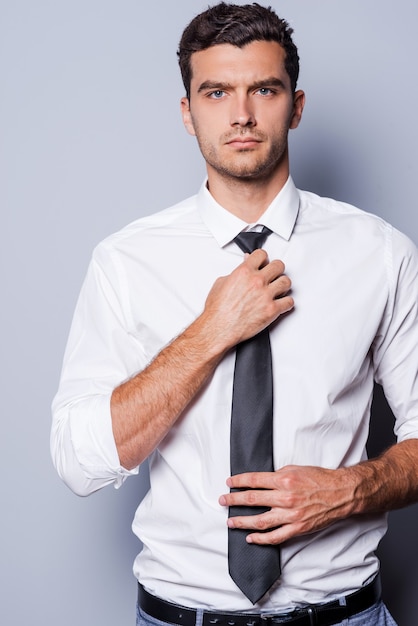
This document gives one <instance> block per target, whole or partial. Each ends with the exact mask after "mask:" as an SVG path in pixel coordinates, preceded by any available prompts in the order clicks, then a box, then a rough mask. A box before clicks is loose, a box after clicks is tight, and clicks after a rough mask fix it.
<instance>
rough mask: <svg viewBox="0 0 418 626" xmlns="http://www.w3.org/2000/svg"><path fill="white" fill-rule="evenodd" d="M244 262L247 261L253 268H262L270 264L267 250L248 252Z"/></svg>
mask: <svg viewBox="0 0 418 626" xmlns="http://www.w3.org/2000/svg"><path fill="white" fill-rule="evenodd" d="M244 263H247V264H248V265H249V266H250V267H252V268H253V269H256V270H258V269H262V268H264V267H265V266H266V265H268V264H269V259H268V255H267V252H266V251H265V250H261V249H259V250H254V252H251V254H246V255H245V258H244Z"/></svg>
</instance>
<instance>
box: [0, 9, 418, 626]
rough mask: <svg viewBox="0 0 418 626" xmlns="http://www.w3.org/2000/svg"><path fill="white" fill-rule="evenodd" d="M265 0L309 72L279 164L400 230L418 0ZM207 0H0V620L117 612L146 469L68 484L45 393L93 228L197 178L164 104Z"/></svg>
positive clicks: (415, 572)
mask: <svg viewBox="0 0 418 626" xmlns="http://www.w3.org/2000/svg"><path fill="white" fill-rule="evenodd" d="M271 4H272V5H273V6H274V7H275V8H276V9H277V11H278V12H279V14H281V15H283V16H284V17H286V18H287V19H288V20H289V21H290V22H291V24H292V25H293V27H294V29H295V40H296V43H297V44H298V45H299V48H300V55H301V59H302V74H301V79H300V83H299V84H300V87H303V88H304V89H305V90H306V92H307V106H306V112H305V116H304V120H303V122H302V125H301V127H300V128H299V129H298V130H297V131H293V133H292V138H291V144H292V145H291V157H292V166H293V170H292V171H293V175H294V178H295V181H296V183H297V184H298V186H300V187H303V188H309V189H311V190H313V191H316V192H318V193H321V194H324V195H331V196H335V197H337V198H339V199H342V200H345V201H348V202H352V203H354V204H357V205H359V206H361V207H363V208H365V209H367V210H369V211H372V212H374V213H378V214H379V215H381V216H383V217H384V218H386V219H388V220H389V221H391V222H392V223H393V224H394V225H395V226H397V227H399V228H400V229H401V230H403V231H405V232H407V233H408V234H409V235H410V236H411V238H412V239H414V240H415V242H417V241H418V219H417V216H416V200H415V197H416V196H415V185H416V178H417V146H418V136H417V134H418V133H417V123H416V111H417V109H418V86H417V81H416V60H417V52H418V38H417V37H416V22H417V19H418V9H417V8H416V5H415V3H414V2H412V1H411V0H397V1H396V2H395V1H389V0H339V1H338V2H336V1H335V0H323V1H321V0H320V1H317V2H313V1H312V0H281V1H280V2H279V1H278V0H271ZM206 6H207V3H206V2H204V1H200V0H199V1H196V0H176V1H175V2H174V1H171V0H163V1H160V2H151V3H145V2H142V1H141V0H119V1H118V2H117V1H116V0H113V1H111V0H83V1H81V0H71V1H69V0H56V1H53V0H49V1H48V0H36V1H31V0H11V1H5V0H3V1H0V89H1V96H0V203H1V244H0V254H1V286H2V306H1V308H0V315H1V325H0V328H1V330H2V333H3V336H2V342H1V346H2V347H1V356H0V358H1V367H2V371H1V379H0V380H1V385H2V409H3V410H2V419H1V438H0V441H1V447H2V450H1V455H0V463H1V465H2V467H1V476H2V479H3V480H2V507H1V516H0V538H1V542H2V546H1V561H0V563H1V580H0V584H1V586H0V589H1V602H0V623H1V624H4V625H5V626H14V625H19V626H21V625H23V624H27V623H30V624H34V625H35V626H38V625H39V626H41V625H43V626H45V625H46V626H50V625H53V624H54V625H55V624H59V625H60V626H70V625H71V626H72V625H74V624H77V625H78V626H96V625H97V626H99V625H100V626H110V625H115V624H117V625H118V626H125V625H126V626H128V625H129V624H133V623H134V604H135V581H134V579H133V577H132V574H131V565H132V561H133V558H134V556H135V554H136V552H137V550H138V548H139V546H138V543H137V541H136V539H135V538H134V537H133V535H132V533H131V530H130V524H131V520H132V517H133V512H134V509H135V507H136V504H137V502H138V499H139V498H140V497H141V494H142V493H143V492H144V490H145V489H146V485H147V477H146V470H145V469H144V470H142V472H141V475H140V477H139V478H138V479H131V480H130V481H129V482H128V483H127V484H125V486H124V487H123V489H122V490H120V491H115V490H114V489H112V488H109V489H108V490H107V491H106V490H105V491H103V492H101V493H98V494H95V495H94V496H92V497H90V498H88V499H80V498H77V497H76V496H74V495H73V494H72V493H70V491H68V490H67V489H66V487H65V486H64V485H63V484H62V483H61V482H60V481H59V479H58V477H57V476H56V474H55V472H54V470H53V468H52V464H51V461H50V457H49V428H50V419H51V418H50V403H51V400H52V397H53V395H54V393H55V390H56V387H57V384H58V378H59V371H60V366H61V360H62V356H63V350H64V346H65V342H66V337H67V333H68V330H69V325H70V321H71V317H72V312H73V309H74V305H75V301H76V298H77V294H78V291H79V288H80V284H81V281H82V279H83V276H84V273H85V271H86V267H87V263H88V260H89V257H90V254H91V251H92V248H93V246H94V245H95V244H96V243H97V242H98V241H99V240H101V239H102V238H103V237H104V236H106V235H108V234H109V233H111V232H112V231H114V230H116V229H118V228H120V227H122V226H123V225H125V224H126V223H127V222H129V221H132V220H133V219H135V218H136V217H138V216H140V215H142V214H147V213H151V212H155V211H156V210H159V209H161V208H164V207H166V206H167V205H169V204H172V203H174V202H175V201H177V200H180V199H181V198H183V197H185V196H188V195H191V194H192V193H194V192H195V191H196V189H197V187H198V186H199V184H200V182H201V180H202V178H203V175H204V168H203V164H202V161H201V159H200V156H199V153H198V150H197V148H196V146H195V143H194V139H193V138H191V137H189V136H188V135H187V134H186V133H185V131H184V129H183V127H182V123H181V119H180V115H179V99H180V97H181V96H182V95H183V89H182V85H181V82H180V78H179V74H178V70H177V60H176V55H175V52H176V49H177V43H178V40H179V37H180V34H181V31H182V29H183V27H184V26H185V25H186V23H187V22H188V21H189V20H190V19H191V18H192V17H193V16H194V15H195V14H196V13H198V12H199V11H200V10H202V9H204V8H206ZM320 252H321V251H318V254H320ZM313 262H314V260H313ZM352 295H353V294H348V295H347V297H352ZM365 314H367V312H365ZM378 402H379V404H380V402H381V398H380V399H379V400H378ZM381 410H382V411H383V409H381ZM383 412H384V411H383ZM382 415H383V413H382ZM377 432H378V439H379V441H377V443H376V445H377V446H379V445H381V444H382V442H381V441H380V439H381V438H382V437H381V434H380V433H381V427H380V425H379V426H378V427H377ZM373 445H375V444H373ZM390 519H391V531H390V533H389V535H388V537H387V538H386V539H385V541H384V542H383V545H382V558H383V567H384V572H385V575H384V583H385V597H386V599H387V601H388V603H389V605H390V607H391V608H392V610H393V612H394V614H395V615H396V617H397V618H398V620H399V623H400V626H415V624H416V618H414V615H415V614H416V611H417V608H418V602H417V594H416V589H417V582H418V565H417V564H416V560H417V559H416V558H414V557H416V556H417V552H418V549H417V545H418V541H417V538H416V531H415V527H416V519H417V507H416V506H413V507H409V508H408V509H405V510H403V511H401V512H396V513H393V514H391V516H390Z"/></svg>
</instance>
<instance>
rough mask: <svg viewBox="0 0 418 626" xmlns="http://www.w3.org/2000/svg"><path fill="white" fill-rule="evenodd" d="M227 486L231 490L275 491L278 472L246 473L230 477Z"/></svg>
mask: <svg viewBox="0 0 418 626" xmlns="http://www.w3.org/2000/svg"><path fill="white" fill-rule="evenodd" d="M226 484H227V485H228V487H230V488H234V487H236V488H240V489H242V488H243V487H244V488H245V487H248V488H250V489H274V487H275V486H276V472H244V473H243V474H235V476H230V477H229V478H228V479H227V481H226Z"/></svg>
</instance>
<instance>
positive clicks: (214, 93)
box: [209, 89, 225, 100]
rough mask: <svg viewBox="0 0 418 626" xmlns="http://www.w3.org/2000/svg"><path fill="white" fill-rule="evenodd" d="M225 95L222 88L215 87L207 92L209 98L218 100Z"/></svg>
mask: <svg viewBox="0 0 418 626" xmlns="http://www.w3.org/2000/svg"><path fill="white" fill-rule="evenodd" d="M224 95H225V92H224V91H222V89H216V90H215V91H211V92H210V94H209V98H213V99H214V100H220V99H221V98H223V96H224Z"/></svg>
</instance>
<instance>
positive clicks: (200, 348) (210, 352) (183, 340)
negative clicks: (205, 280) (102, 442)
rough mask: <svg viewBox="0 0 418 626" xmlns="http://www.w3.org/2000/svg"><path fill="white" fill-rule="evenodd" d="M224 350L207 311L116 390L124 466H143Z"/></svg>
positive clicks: (115, 424)
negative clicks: (212, 327) (210, 327)
mask: <svg viewBox="0 0 418 626" xmlns="http://www.w3.org/2000/svg"><path fill="white" fill-rule="evenodd" d="M225 350H226V347H225V345H221V344H220V343H218V342H217V341H216V339H215V338H214V336H213V333H211V332H210V329H209V328H208V325H207V323H206V320H205V317H204V316H203V315H202V316H200V317H199V318H198V319H197V320H196V321H195V322H194V323H193V324H191V326H189V327H188V328H187V329H186V330H185V331H184V332H183V333H182V334H181V335H180V336H179V337H177V338H176V339H175V340H174V341H173V342H172V343H171V344H169V345H168V346H167V347H166V348H164V349H163V350H162V351H161V352H160V353H159V354H158V355H157V356H156V358H155V359H154V360H153V361H152V362H151V363H150V365H149V366H148V367H147V368H146V369H145V370H143V371H142V372H140V373H139V374H137V375H136V376H134V377H133V378H131V379H130V380H128V381H127V382H125V383H123V384H122V385H120V386H119V387H117V388H116V389H115V390H114V392H113V394H112V398H111V414H112V427H113V433H114V437H115V442H116V447H117V450H118V454H119V459H120V463H121V465H122V466H123V467H125V468H126V469H132V468H133V467H135V466H136V465H139V463H141V462H142V461H143V460H144V459H146V458H147V457H148V455H149V454H150V453H151V452H152V451H153V450H154V449H155V448H156V446H157V445H158V444H159V442H160V441H161V440H162V439H163V438H164V436H165V435H166V434H167V433H168V431H169V430H170V428H171V427H172V426H173V424H174V423H175V422H176V421H177V419H178V417H179V416H180V415H181V414H182V412H183V411H184V409H185V408H186V407H187V405H188V404H189V402H190V401H191V399H192V398H193V397H194V396H195V395H196V393H197V392H198V391H199V389H200V388H201V387H202V385H203V384H204V383H205V381H206V380H207V379H208V377H209V376H210V375H211V374H212V372H213V370H214V369H215V367H216V365H217V364H218V363H219V361H220V359H221V358H222V356H223V354H224V352H225Z"/></svg>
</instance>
